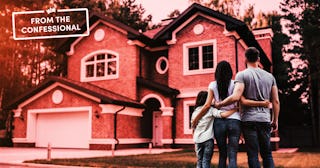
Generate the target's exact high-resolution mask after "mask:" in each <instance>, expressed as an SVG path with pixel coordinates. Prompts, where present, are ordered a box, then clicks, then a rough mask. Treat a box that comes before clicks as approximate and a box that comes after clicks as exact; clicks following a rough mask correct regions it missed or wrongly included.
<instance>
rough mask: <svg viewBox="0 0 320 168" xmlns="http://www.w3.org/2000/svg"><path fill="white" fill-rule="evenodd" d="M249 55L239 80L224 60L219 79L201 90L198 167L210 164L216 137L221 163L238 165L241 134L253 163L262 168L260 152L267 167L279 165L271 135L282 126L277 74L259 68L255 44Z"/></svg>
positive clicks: (196, 116) (196, 124)
mask: <svg viewBox="0 0 320 168" xmlns="http://www.w3.org/2000/svg"><path fill="white" fill-rule="evenodd" d="M245 58H246V65H247V68H246V69H245V70H243V71H240V72H238V73H237V74H236V76H235V80H232V76H233V73H232V69H231V66H230V64H229V63H228V62H227V61H221V62H219V63H218V65H217V68H216V71H215V81H214V82H211V83H210V84H209V87H208V91H200V92H199V93H198V96H197V99H196V104H195V110H194V112H193V113H192V117H191V124H192V127H193V139H194V142H195V150H196V155H197V159H198V160H197V168H207V167H210V165H211V159H212V155H213V147H214V140H213V137H214V138H215V139H216V142H217V146H218V149H219V164H218V167H219V168H224V167H230V168H233V167H237V152H238V145H239V138H240V134H241V133H242V134H243V137H244V140H245V146H246V151H247V157H248V165H249V167H250V168H260V162H259V156H258V154H259V153H260V156H261V158H262V160H263V161H262V163H263V167H264V168H273V167H274V161H273V157H272V148H271V143H270V136H271V132H272V131H276V130H277V129H278V116H279V110H280V103H279V98H278V88H277V85H276V81H275V78H274V77H273V76H272V74H270V73H269V72H267V71H265V70H263V69H261V68H259V62H260V58H259V51H258V50H257V49H256V48H254V47H249V48H248V49H247V50H246V51H245ZM270 104H271V105H272V110H270V108H269V106H270ZM212 106H213V107H212ZM227 158H228V159H227ZM227 160H228V165H227Z"/></svg>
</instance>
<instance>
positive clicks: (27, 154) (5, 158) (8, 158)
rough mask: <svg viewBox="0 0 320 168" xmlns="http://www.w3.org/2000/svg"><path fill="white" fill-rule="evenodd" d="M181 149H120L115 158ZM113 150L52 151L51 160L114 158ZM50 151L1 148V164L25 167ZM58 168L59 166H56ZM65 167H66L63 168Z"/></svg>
mask: <svg viewBox="0 0 320 168" xmlns="http://www.w3.org/2000/svg"><path fill="white" fill-rule="evenodd" d="M178 150H181V149H157V148H153V149H148V148H137V149H120V150H116V151H114V156H125V155H138V154H158V153H163V152H173V151H178ZM112 153H113V152H112V151H111V150H87V149H54V148H53V149H51V154H50V156H51V158H52V159H55V158H88V157H103V156H112ZM47 158H48V150H47V149H46V148H16V147H0V164H1V163H2V164H12V165H23V164H22V163H23V161H26V160H35V159H47ZM55 167H57V166H55ZM63 167H65V166H63Z"/></svg>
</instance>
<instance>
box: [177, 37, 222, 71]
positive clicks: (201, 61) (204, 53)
mask: <svg viewBox="0 0 320 168" xmlns="http://www.w3.org/2000/svg"><path fill="white" fill-rule="evenodd" d="M216 48H217V47H216V40H207V41H200V42H191V43H185V44H183V74H184V75H194V74H204V73H213V72H214V68H215V65H216V62H217V61H216V60H217V49H216Z"/></svg>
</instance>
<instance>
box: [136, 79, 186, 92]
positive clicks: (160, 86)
mask: <svg viewBox="0 0 320 168" xmlns="http://www.w3.org/2000/svg"><path fill="white" fill-rule="evenodd" d="M137 84H138V85H140V86H142V87H146V88H149V89H152V90H156V91H159V92H161V93H162V94H164V95H173V96H176V95H178V94H179V93H180V91H179V90H177V89H174V88H170V87H169V86H167V85H163V84H160V83H157V82H154V81H151V80H147V79H144V78H142V77H137Z"/></svg>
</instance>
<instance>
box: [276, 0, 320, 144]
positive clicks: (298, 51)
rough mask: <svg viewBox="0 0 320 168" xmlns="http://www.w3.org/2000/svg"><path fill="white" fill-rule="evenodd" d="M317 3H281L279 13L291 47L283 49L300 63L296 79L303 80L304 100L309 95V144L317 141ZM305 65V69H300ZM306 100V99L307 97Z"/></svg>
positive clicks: (313, 0) (319, 121)
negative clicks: (311, 131) (311, 127)
mask: <svg viewBox="0 0 320 168" xmlns="http://www.w3.org/2000/svg"><path fill="white" fill-rule="evenodd" d="M319 3H320V1H319V0H284V2H283V3H281V8H282V11H283V12H284V14H285V19H287V23H286V27H287V29H288V30H289V34H290V35H291V37H292V38H291V46H289V47H287V49H286V50H285V51H286V52H287V53H288V54H291V57H290V60H291V61H297V60H300V62H303V63H305V64H301V66H299V67H298V70H297V71H299V73H297V74H300V76H299V75H297V76H296V77H297V78H296V79H298V80H303V81H304V83H303V85H300V87H301V86H303V87H305V88H306V89H305V92H309V94H305V92H304V93H303V94H304V95H305V96H306V97H307V96H309V101H308V103H309V105H310V113H311V114H310V115H311V119H312V125H313V135H314V137H313V142H314V144H315V145H319V142H320V111H319V110H320V109H319V103H320V102H319V96H320V95H319V92H318V90H319V88H320V80H319V79H320V78H319V77H320V74H319V65H320V59H319V56H318V53H319V52H320V14H319V10H320V7H319V6H320V4H319ZM304 65H307V66H304ZM307 98H308V97H307Z"/></svg>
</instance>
